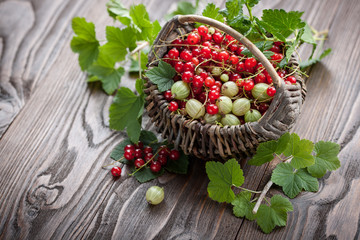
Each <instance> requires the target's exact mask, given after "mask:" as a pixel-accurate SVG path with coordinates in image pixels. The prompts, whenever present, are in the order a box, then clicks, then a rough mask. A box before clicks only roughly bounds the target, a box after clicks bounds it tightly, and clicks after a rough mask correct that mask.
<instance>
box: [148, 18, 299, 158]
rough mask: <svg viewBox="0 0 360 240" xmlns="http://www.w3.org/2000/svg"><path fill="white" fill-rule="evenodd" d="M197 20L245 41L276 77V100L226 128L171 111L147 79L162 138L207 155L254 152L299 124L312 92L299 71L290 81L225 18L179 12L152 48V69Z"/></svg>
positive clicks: (238, 155) (150, 111)
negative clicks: (252, 116) (250, 117)
mask: <svg viewBox="0 0 360 240" xmlns="http://www.w3.org/2000/svg"><path fill="white" fill-rule="evenodd" d="M194 22H199V23H203V24H207V25H210V26H213V27H215V28H217V29H219V30H222V31H224V32H225V33H227V34H229V35H231V36H232V37H234V38H235V39H236V40H238V41H239V42H241V43H242V44H244V45H245V47H247V48H248V49H249V50H250V51H251V52H252V53H253V54H254V56H255V57H256V58H258V59H259V60H260V62H261V63H262V64H263V66H264V67H265V69H266V70H267V71H268V73H269V75H270V76H271V77H272V79H273V83H274V86H275V88H276V94H275V96H274V99H273V101H272V103H271V104H270V107H269V109H268V110H267V111H266V113H265V114H264V115H263V116H262V118H261V119H260V120H259V121H258V122H250V123H245V124H243V125H237V126H225V127H220V126H218V125H213V124H205V123H202V122H200V121H198V120H191V119H188V118H186V117H185V116H183V115H181V114H171V112H170V110H169V109H168V102H167V101H166V100H165V99H164V96H163V94H162V93H161V92H159V91H158V89H157V86H156V85H155V84H153V83H151V82H150V81H149V79H147V78H145V81H146V89H145V93H146V94H147V95H148V96H147V97H146V101H147V107H146V109H147V111H148V114H149V116H150V118H151V120H152V122H153V123H154V124H155V125H156V127H157V131H158V132H159V133H162V137H163V138H166V139H167V140H168V142H169V143H173V144H174V145H175V147H176V148H178V147H180V148H181V149H182V150H183V151H184V153H185V154H192V155H195V156H196V157H198V158H203V159H219V158H222V159H229V158H232V157H236V158H245V157H247V156H251V155H252V154H254V153H255V150H256V147H257V146H258V144H259V143H261V142H264V141H268V140H274V139H278V138H279V137H280V136H281V135H282V134H284V133H285V132H287V131H289V129H290V128H291V127H292V126H293V124H294V123H295V120H296V118H297V117H298V115H299V113H300V109H301V106H302V103H303V101H304V100H305V96H306V88H305V83H304V80H303V79H302V77H301V76H300V75H299V74H297V72H295V71H294V72H293V76H294V77H295V78H296V80H297V84H293V85H288V84H284V82H283V80H281V78H280V77H279V76H278V75H277V73H276V71H275V69H274V68H273V66H272V65H271V63H270V62H269V61H268V60H267V59H266V58H265V56H263V54H262V53H261V51H260V50H259V49H257V48H256V46H255V45H254V44H252V43H251V42H250V41H249V40H248V39H246V38H245V37H244V36H242V35H241V34H240V33H238V32H236V31H235V30H233V29H232V28H230V27H228V26H227V25H225V24H223V23H221V22H218V21H216V20H213V19H210V18H206V17H202V16H196V15H186V16H175V17H174V18H172V19H171V20H169V21H168V22H167V23H166V24H165V26H164V27H163V28H162V30H161V31H160V33H159V35H158V36H157V38H156V40H155V42H154V44H153V47H152V50H151V51H150V53H149V56H148V58H149V66H148V67H149V69H151V68H152V67H154V66H156V65H157V63H158V61H156V60H158V59H159V58H162V57H163V56H164V55H165V54H166V52H167V51H168V47H167V46H166V45H164V44H166V43H170V42H172V40H174V39H176V38H177V37H178V36H179V35H184V34H186V33H188V32H190V31H191V30H192V29H193V28H194V27H193V23H194ZM161 45H162V46H161ZM288 65H289V66H290V67H292V69H296V68H297V67H298V62H297V61H296V59H295V58H292V59H291V60H290V61H289V64H288Z"/></svg>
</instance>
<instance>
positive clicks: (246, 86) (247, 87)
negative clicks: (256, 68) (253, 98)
mask: <svg viewBox="0 0 360 240" xmlns="http://www.w3.org/2000/svg"><path fill="white" fill-rule="evenodd" d="M253 88H254V81H253V80H247V81H245V83H244V89H245V90H246V91H250V90H251V89H253Z"/></svg>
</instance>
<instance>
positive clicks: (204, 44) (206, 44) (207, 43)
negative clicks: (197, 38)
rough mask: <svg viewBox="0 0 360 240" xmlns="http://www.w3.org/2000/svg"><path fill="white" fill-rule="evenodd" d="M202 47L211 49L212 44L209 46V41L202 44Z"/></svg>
mask: <svg viewBox="0 0 360 240" xmlns="http://www.w3.org/2000/svg"><path fill="white" fill-rule="evenodd" d="M202 45H203V46H204V47H209V48H211V47H212V44H211V42H209V41H206V42H203V44H202Z"/></svg>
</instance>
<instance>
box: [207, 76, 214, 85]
mask: <svg viewBox="0 0 360 240" xmlns="http://www.w3.org/2000/svg"><path fill="white" fill-rule="evenodd" d="M214 84H215V79H213V78H212V77H207V78H205V86H207V87H212V86H214Z"/></svg>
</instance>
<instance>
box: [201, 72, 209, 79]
mask: <svg viewBox="0 0 360 240" xmlns="http://www.w3.org/2000/svg"><path fill="white" fill-rule="evenodd" d="M208 76H209V74H208V73H207V72H205V71H204V72H201V73H200V77H202V79H206V78H207V77H208Z"/></svg>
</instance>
